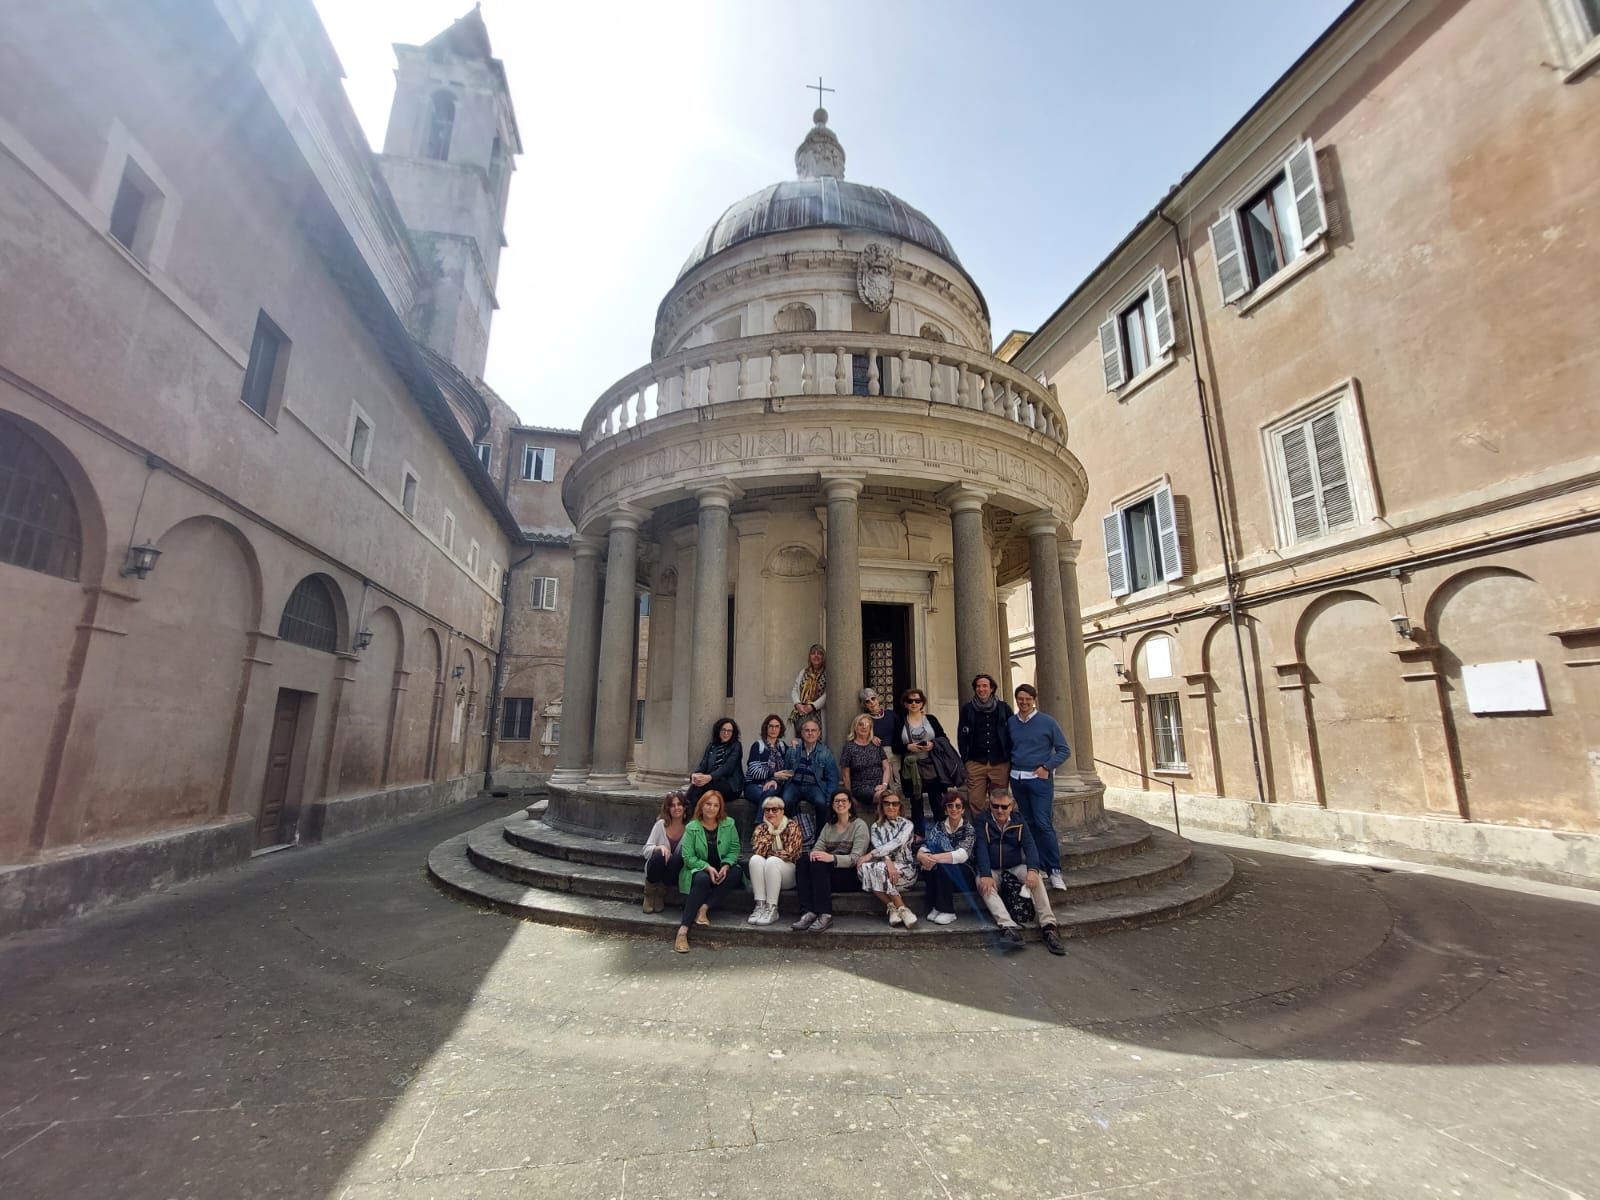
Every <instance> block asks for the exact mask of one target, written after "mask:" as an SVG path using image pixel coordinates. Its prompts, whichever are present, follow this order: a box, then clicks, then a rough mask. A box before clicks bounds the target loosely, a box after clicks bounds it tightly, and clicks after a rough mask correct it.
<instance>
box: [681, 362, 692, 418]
mask: <svg viewBox="0 0 1600 1200" xmlns="http://www.w3.org/2000/svg"><path fill="white" fill-rule="evenodd" d="M693 384H694V372H692V371H691V370H690V369H689V364H688V363H684V364H683V370H681V371H679V372H678V396H679V400H678V407H680V408H688V407H689V406H690V404H692V403H693V400H692V397H693V396H694V392H693V390H692V386H693Z"/></svg>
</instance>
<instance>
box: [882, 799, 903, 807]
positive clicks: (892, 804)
mask: <svg viewBox="0 0 1600 1200" xmlns="http://www.w3.org/2000/svg"><path fill="white" fill-rule="evenodd" d="M883 806H884V807H885V808H899V807H900V801H898V800H885V801H883Z"/></svg>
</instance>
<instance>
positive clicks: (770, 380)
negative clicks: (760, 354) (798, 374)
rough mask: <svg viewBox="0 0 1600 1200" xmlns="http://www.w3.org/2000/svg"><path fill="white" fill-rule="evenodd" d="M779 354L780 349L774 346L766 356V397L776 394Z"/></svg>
mask: <svg viewBox="0 0 1600 1200" xmlns="http://www.w3.org/2000/svg"><path fill="white" fill-rule="evenodd" d="M779 355H780V351H779V350H778V348H777V347H776V346H774V347H773V348H772V353H771V354H770V355H769V356H768V358H767V364H768V366H767V395H768V397H772V396H776V395H777V394H778V358H779Z"/></svg>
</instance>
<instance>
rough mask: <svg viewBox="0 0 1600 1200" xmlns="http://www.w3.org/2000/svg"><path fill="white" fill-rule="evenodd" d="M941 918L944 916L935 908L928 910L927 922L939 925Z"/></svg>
mask: <svg viewBox="0 0 1600 1200" xmlns="http://www.w3.org/2000/svg"><path fill="white" fill-rule="evenodd" d="M942 916H944V914H943V913H942V912H940V911H939V910H938V909H937V908H930V909H929V910H928V920H930V921H932V922H933V923H934V924H935V925H938V924H941V922H940V920H939V918H940V917H942Z"/></svg>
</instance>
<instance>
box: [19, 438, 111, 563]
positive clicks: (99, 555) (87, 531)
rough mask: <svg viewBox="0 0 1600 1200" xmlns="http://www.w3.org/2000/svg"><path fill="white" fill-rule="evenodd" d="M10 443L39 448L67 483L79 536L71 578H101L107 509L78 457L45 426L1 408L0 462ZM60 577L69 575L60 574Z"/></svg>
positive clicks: (104, 560) (104, 555)
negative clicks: (103, 507) (101, 504)
mask: <svg viewBox="0 0 1600 1200" xmlns="http://www.w3.org/2000/svg"><path fill="white" fill-rule="evenodd" d="M7 443H10V444H11V445H14V446H17V447H18V448H19V449H20V448H21V447H22V446H24V445H27V446H31V447H32V448H34V449H36V450H37V451H38V452H39V453H41V454H43V455H44V457H45V458H46V459H47V460H48V462H49V465H50V466H51V467H52V468H54V470H55V471H56V472H58V473H59V475H60V478H61V481H62V482H63V483H64V484H65V485H66V488H67V491H68V494H69V495H70V498H71V502H72V508H73V518H74V520H75V522H76V524H77V537H78V553H77V568H76V571H75V572H74V573H73V574H72V575H71V576H70V578H72V579H75V580H79V581H83V582H93V581H96V580H99V579H100V578H102V576H103V574H104V572H105V569H106V550H107V547H106V520H105V511H104V509H102V508H101V506H100V497H99V495H98V493H97V492H96V490H95V487H94V485H93V484H92V483H91V482H90V480H89V476H88V473H87V472H86V471H85V470H84V469H83V466H82V465H81V464H80V463H79V462H78V458H77V456H76V455H75V454H73V453H72V451H70V450H68V449H67V447H66V446H65V445H63V444H62V443H61V441H60V440H59V439H57V438H56V437H55V435H54V434H52V433H50V432H49V431H48V430H46V429H45V428H43V427H42V426H40V425H36V424H34V423H33V422H32V421H30V420H28V419H27V418H26V417H22V416H19V415H18V414H17V413H14V412H11V411H10V410H7V409H0V461H3V459H4V457H5V450H6V446H7ZM52 574H54V573H53V572H52ZM57 577H58V578H68V577H67V576H61V575H58V576H57Z"/></svg>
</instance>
